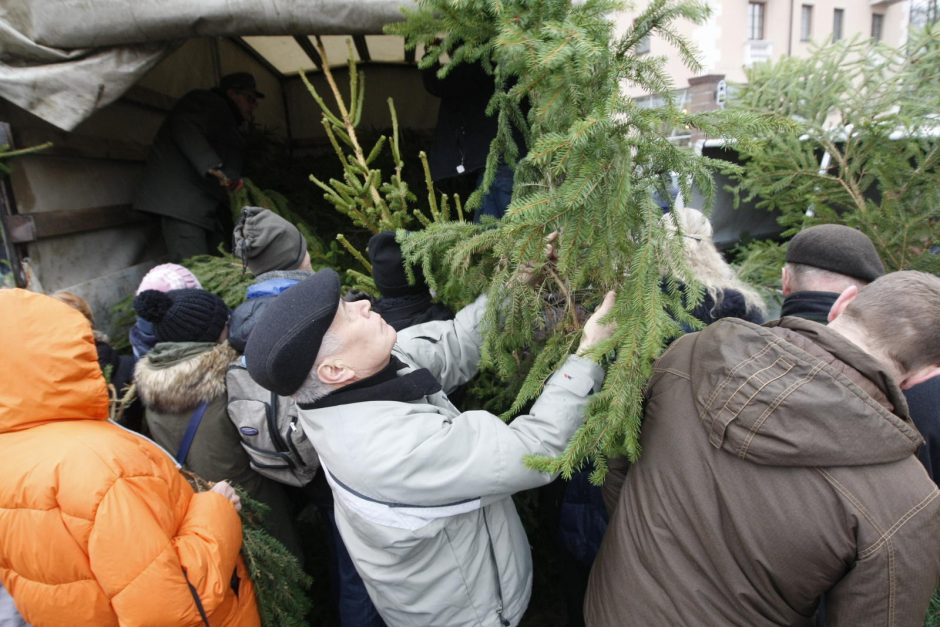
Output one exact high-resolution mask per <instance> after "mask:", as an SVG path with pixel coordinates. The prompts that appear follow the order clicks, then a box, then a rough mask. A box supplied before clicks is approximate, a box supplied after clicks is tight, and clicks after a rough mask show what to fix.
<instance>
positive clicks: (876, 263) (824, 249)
mask: <svg viewBox="0 0 940 627" xmlns="http://www.w3.org/2000/svg"><path fill="white" fill-rule="evenodd" d="M787 263H800V264H803V265H807V266H812V267H814V268H820V269H822V270H828V271H830V272H835V273H837V274H844V275H845V276H850V277H853V278H856V279H860V280H862V281H867V282H869V283H870V282H872V281H874V280H875V279H877V278H878V277H880V276H881V275H882V274H884V273H885V267H884V264H882V263H881V257H879V256H878V251H876V250H875V245H874V244H872V242H871V240H870V239H868V236H867V235H865V234H864V233H862V232H861V231H859V230H857V229H853V228H851V227H848V226H843V225H841V224H820V225H818V226H811V227H810V228H808V229H804V230H802V231H800V232H799V233H797V234H796V235H795V236H794V237H793V239H791V240H790V244H789V246H787Z"/></svg>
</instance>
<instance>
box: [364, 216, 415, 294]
mask: <svg viewBox="0 0 940 627" xmlns="http://www.w3.org/2000/svg"><path fill="white" fill-rule="evenodd" d="M366 252H367V253H368V255H369V262H370V263H372V279H373V280H374V281H375V286H376V287H377V288H379V291H380V292H381V293H382V296H384V297H386V298H395V297H397V296H408V295H409V294H425V293H427V292H428V287H427V285H426V284H425V282H424V274H423V273H422V272H421V268H418V267H416V268H414V273H415V284H414V285H411V284H410V283H408V275H407V274H406V273H405V265H404V261H403V259H402V256H401V246H399V245H398V242H396V241H395V233H394V232H393V231H382V232H381V233H376V234H375V235H373V236H372V238H371V239H370V240H369V244H368V245H367V247H366Z"/></svg>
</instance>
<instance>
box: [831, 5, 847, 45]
mask: <svg viewBox="0 0 940 627" xmlns="http://www.w3.org/2000/svg"><path fill="white" fill-rule="evenodd" d="M844 17H845V10H844V9H833V11H832V41H839V40H840V39H842V20H843V18H844Z"/></svg>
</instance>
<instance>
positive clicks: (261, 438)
mask: <svg viewBox="0 0 940 627" xmlns="http://www.w3.org/2000/svg"><path fill="white" fill-rule="evenodd" d="M225 385H226V388H227V389H228V415H229V418H230V419H231V421H232V422H233V423H234V424H235V428H236V429H237V430H238V435H239V437H240V438H241V441H242V448H244V449H245V452H246V453H248V457H249V458H250V460H251V467H252V468H253V469H254V470H255V471H256V472H257V473H258V474H260V475H264V476H265V477H269V478H271V479H274V480H275V481H278V482H280V483H286V484H288V485H294V486H302V485H306V484H307V483H309V482H310V480H311V479H313V477H314V475H316V474H317V469H318V468H319V467H320V459H319V457H317V452H316V450H315V449H314V448H313V444H311V443H310V440H308V439H307V436H306V434H305V433H304V431H303V429H301V428H300V425H299V424H297V418H298V410H297V405H296V404H295V403H294V400H293V399H291V398H290V397H287V396H278V395H277V394H275V393H274V392H271V391H270V390H266V389H264V388H263V387H261V386H260V385H258V384H257V383H255V381H254V379H252V378H251V375H250V374H248V370H247V369H246V368H245V362H244V358H243V357H240V358H239V359H237V360H236V361H234V362H233V363H232V365H230V366H229V367H228V372H227V373H226V375H225Z"/></svg>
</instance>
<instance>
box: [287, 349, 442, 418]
mask: <svg viewBox="0 0 940 627" xmlns="http://www.w3.org/2000/svg"><path fill="white" fill-rule="evenodd" d="M405 367H406V366H405V364H403V363H402V362H401V361H399V360H398V359H396V358H395V356H394V355H393V356H392V358H391V359H390V360H389V362H388V365H387V366H385V368H383V369H382V370H380V371H379V372H377V373H375V374H374V375H372V376H371V377H368V378H366V379H363V380H362V381H356V382H355V383H353V384H351V385H347V386H346V387H342V388H340V389H338V390H336V391H334V392H331V393H329V394H327V395H326V396H324V397H323V398H321V399H319V400H317V401H315V402H313V403H298V406H299V407H300V408H301V409H320V408H323V407H335V406H337V405H349V404H352V403H363V402H367V401H400V402H402V403H408V402H410V401H416V400H418V399H419V398H422V397H424V396H428V395H431V394H435V393H436V392H439V391H440V390H441V384H440V382H438V380H437V379H435V378H434V375H432V374H431V373H430V372H429V371H428V370H427V369H426V368H420V369H418V370H414V371H412V372H409V373H408V374H405V375H402V376H400V377H399V376H398V371H399V370H401V369H402V368H405Z"/></svg>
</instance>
